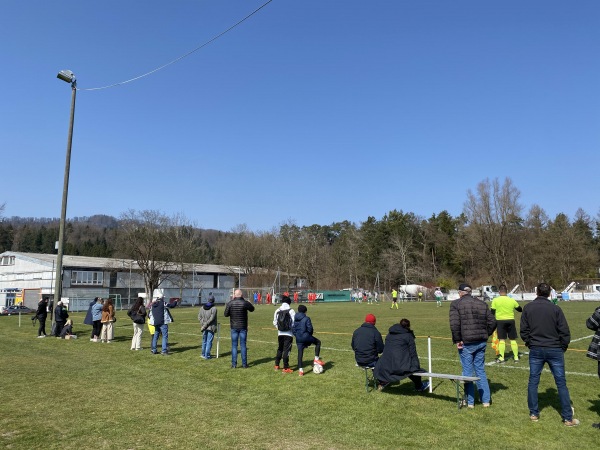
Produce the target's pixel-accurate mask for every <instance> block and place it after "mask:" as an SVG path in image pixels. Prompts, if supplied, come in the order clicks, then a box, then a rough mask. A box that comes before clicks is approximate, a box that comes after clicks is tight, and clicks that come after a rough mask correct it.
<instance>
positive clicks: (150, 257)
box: [119, 210, 174, 299]
mask: <svg viewBox="0 0 600 450" xmlns="http://www.w3.org/2000/svg"><path fill="white" fill-rule="evenodd" d="M171 229H172V220H171V219H170V218H169V217H167V216H165V215H164V214H162V213H160V212H158V211H153V210H144V211H135V210H129V211H127V212H125V213H123V214H122V215H121V232H120V233H119V239H120V244H121V245H120V248H121V251H122V252H123V253H124V255H125V256H126V257H129V258H131V259H133V260H135V261H136V263H137V266H138V267H139V270H140V272H141V274H142V276H143V277H144V285H145V289H146V296H147V298H148V299H150V298H152V294H153V293H154V290H155V289H157V288H158V287H159V286H160V285H161V283H162V282H163V281H164V280H165V279H166V277H167V276H168V273H169V272H171V271H172V270H173V268H174V265H173V264H172V263H171V262H170V261H171V258H172V257H173V252H172V249H171V247H170V244H171V242H172V238H171Z"/></svg>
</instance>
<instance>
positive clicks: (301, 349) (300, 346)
mask: <svg viewBox="0 0 600 450" xmlns="http://www.w3.org/2000/svg"><path fill="white" fill-rule="evenodd" d="M311 338H312V342H304V343H300V342H298V341H296V347H298V369H302V358H303V357H304V349H305V348H307V347H310V346H311V345H312V344H315V356H319V355H320V354H321V341H320V340H319V339H317V338H316V337H314V336H311Z"/></svg>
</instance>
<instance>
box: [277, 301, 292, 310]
mask: <svg viewBox="0 0 600 450" xmlns="http://www.w3.org/2000/svg"><path fill="white" fill-rule="evenodd" d="M286 309H292V308H291V307H290V305H288V304H287V303H282V304H281V306H280V307H279V310H280V311H285V310H286Z"/></svg>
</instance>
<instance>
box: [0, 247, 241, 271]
mask: <svg viewBox="0 0 600 450" xmlns="http://www.w3.org/2000/svg"><path fill="white" fill-rule="evenodd" d="M2 256H14V257H15V258H18V259H21V260H24V261H30V262H33V263H37V264H41V265H46V266H49V267H50V266H54V265H55V264H56V259H57V255H48V254H45V253H23V252H4V253H2V254H0V257H2ZM63 267H64V268H82V269H84V268H85V269H102V270H106V269H123V270H129V269H130V268H132V269H134V270H137V269H139V267H138V265H137V263H136V261H135V260H132V259H125V258H97V257H93V256H73V255H63ZM176 268H177V265H176V264H173V270H176ZM185 269H186V272H192V271H195V272H197V273H218V274H223V273H232V274H238V273H243V271H242V270H241V268H239V267H231V266H221V265H217V264H192V263H190V264H187V263H186V264H185Z"/></svg>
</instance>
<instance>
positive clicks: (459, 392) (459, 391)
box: [415, 372, 479, 409]
mask: <svg viewBox="0 0 600 450" xmlns="http://www.w3.org/2000/svg"><path fill="white" fill-rule="evenodd" d="M415 375H418V376H420V377H426V378H440V379H442V380H450V381H451V382H452V383H454V385H455V386H456V406H457V408H458V409H460V408H461V407H462V406H463V404H466V401H465V400H466V399H465V389H464V384H465V383H473V382H475V381H479V377H465V376H462V375H450V374H447V373H431V372H417V373H415ZM430 389H431V388H430Z"/></svg>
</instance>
